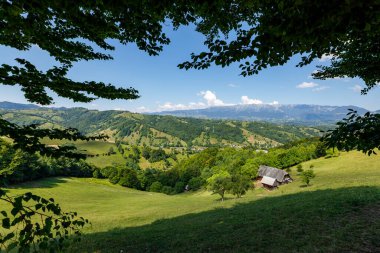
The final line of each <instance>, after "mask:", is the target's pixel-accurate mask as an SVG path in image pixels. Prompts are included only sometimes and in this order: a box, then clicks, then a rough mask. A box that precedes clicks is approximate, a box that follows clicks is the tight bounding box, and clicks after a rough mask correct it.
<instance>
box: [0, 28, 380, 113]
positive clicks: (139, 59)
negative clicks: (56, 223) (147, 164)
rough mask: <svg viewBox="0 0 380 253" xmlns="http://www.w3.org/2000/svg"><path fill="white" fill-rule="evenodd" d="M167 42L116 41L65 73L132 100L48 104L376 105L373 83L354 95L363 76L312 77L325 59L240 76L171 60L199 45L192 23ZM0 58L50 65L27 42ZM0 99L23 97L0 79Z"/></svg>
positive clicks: (153, 107) (147, 107)
mask: <svg viewBox="0 0 380 253" xmlns="http://www.w3.org/2000/svg"><path fill="white" fill-rule="evenodd" d="M167 30H168V31H167V33H168V35H169V37H170V38H171V41H172V42H171V44H170V45H169V46H165V48H164V51H163V52H162V53H161V54H160V56H156V57H151V56H149V55H147V54H146V53H145V52H142V51H139V50H138V49H137V47H136V46H135V45H133V44H130V45H127V46H123V45H119V44H117V43H116V42H111V44H113V45H115V46H116V50H115V51H113V52H111V54H112V55H113V56H114V60H112V61H91V62H78V63H76V64H75V65H74V67H73V68H72V69H71V70H70V72H69V77H71V78H72V79H74V80H78V81H85V80H88V81H90V80H95V81H103V82H106V83H112V84H114V85H116V86H123V87H134V88H136V89H137V90H139V92H140V95H141V98H139V99H137V100H131V101H124V100H114V101H110V100H102V99H100V100H95V101H93V102H91V103H89V104H83V103H73V102H72V101H71V100H68V99H62V98H57V97H56V96H54V95H53V97H54V98H55V100H54V101H55V104H54V105H53V106H57V107H61V106H65V107H73V106H81V107H87V108H90V109H98V110H129V111H135V112H146V111H160V110H174V109H191V108H204V107H207V106H217V105H232V104H260V103H279V104H319V105H356V106H361V107H364V108H367V109H369V110H378V109H380V100H379V99H378V98H379V95H380V91H379V88H376V89H374V90H373V91H371V92H370V93H369V94H368V95H366V96H362V95H360V89H361V88H362V87H364V86H363V82H362V81H361V80H359V79H338V80H325V81H320V80H313V79H311V78H310V74H311V73H312V72H313V71H314V70H316V69H317V68H316V65H320V64H327V63H328V59H324V60H316V61H314V62H313V63H312V64H310V65H309V66H306V67H303V68H296V67H295V65H296V64H297V63H298V61H299V59H300V57H294V58H293V59H291V60H290V61H289V62H288V63H287V64H286V65H284V66H280V67H272V68H269V69H266V70H264V71H262V72H260V73H259V75H254V76H249V77H242V76H240V75H239V73H240V70H239V68H238V64H234V65H232V66H229V67H226V68H221V67H218V66H212V67H211V68H209V69H207V70H188V71H186V70H180V69H178V68H177V64H179V63H181V62H183V61H185V60H188V59H190V54H191V53H192V52H196V53H197V52H201V50H202V49H204V46H203V36H202V35H200V34H198V33H196V32H195V31H194V29H193V28H192V27H184V28H180V29H179V30H178V31H175V32H173V31H171V30H170V28H167ZM0 55H1V58H0V63H8V64H10V63H13V59H14V58H16V57H23V58H26V59H27V60H30V61H31V62H32V63H34V64H35V65H37V66H38V67H39V68H40V69H42V70H46V69H48V68H50V67H51V66H53V64H54V61H53V60H52V59H51V58H50V57H49V55H48V54H47V53H46V52H43V51H42V50H40V49H39V48H38V47H32V49H31V50H30V51H28V52H19V51H17V50H14V49H11V48H7V47H0ZM0 101H11V102H21V103H26V102H27V101H26V100H25V98H24V97H23V95H22V93H21V91H20V89H19V87H10V86H4V85H0Z"/></svg>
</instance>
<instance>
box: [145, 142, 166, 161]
mask: <svg viewBox="0 0 380 253" xmlns="http://www.w3.org/2000/svg"><path fill="white" fill-rule="evenodd" d="M141 154H142V156H143V157H144V158H145V159H147V160H148V161H149V162H151V163H154V162H158V161H161V160H165V159H167V158H169V157H170V156H169V155H167V154H166V153H165V151H164V150H163V149H162V148H159V149H152V148H151V147H148V146H144V147H143V148H142V152H141Z"/></svg>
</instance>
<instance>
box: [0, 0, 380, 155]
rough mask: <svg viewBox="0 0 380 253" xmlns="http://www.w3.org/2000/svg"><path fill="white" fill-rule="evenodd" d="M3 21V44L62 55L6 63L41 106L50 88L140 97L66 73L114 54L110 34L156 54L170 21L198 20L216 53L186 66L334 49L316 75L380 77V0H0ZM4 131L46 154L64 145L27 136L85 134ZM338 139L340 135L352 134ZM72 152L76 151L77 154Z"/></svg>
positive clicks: (271, 60) (87, 97)
mask: <svg viewBox="0 0 380 253" xmlns="http://www.w3.org/2000/svg"><path fill="white" fill-rule="evenodd" d="M0 17H1V18H0V44H1V45H5V46H9V47H12V48H15V49H18V50H29V49H30V48H31V47H32V46H38V47H39V48H40V49H42V50H44V51H46V52H48V53H49V54H50V56H51V57H52V58H53V59H54V60H55V61H56V66H52V67H51V68H50V69H49V70H47V71H41V70H39V69H38V68H37V67H36V66H35V65H34V64H33V63H32V62H29V61H28V60H27V59H19V58H17V59H15V62H14V63H13V65H12V63H7V64H3V65H2V66H1V67H0V83H1V84H3V85H11V86H14V85H19V86H20V87H21V90H22V92H23V93H24V95H25V97H26V98H27V99H28V100H29V101H30V102H34V103H38V104H41V105H49V104H52V103H53V102H54V101H53V99H52V97H51V96H49V94H48V92H47V90H50V91H52V92H54V93H56V94H57V95H58V96H60V97H65V98H69V99H72V100H73V101H77V102H90V101H92V100H94V99H97V98H106V99H136V98H138V97H139V93H138V91H137V90H135V89H133V88H132V87H130V88H117V87H116V86H114V85H112V84H106V83H103V82H97V81H85V82H78V81H75V80H71V79H70V78H68V77H67V72H68V70H69V69H70V68H71V67H72V66H73V63H74V62H77V61H83V60H85V61H89V60H111V59H112V56H111V55H110V54H109V53H108V52H109V51H112V50H114V49H115V48H114V46H113V45H111V44H110V41H111V40H115V41H118V42H120V43H121V44H127V43H135V44H136V45H137V47H138V48H139V49H140V50H143V51H145V52H147V53H148V54H149V55H157V54H159V53H160V51H162V50H163V46H164V45H167V44H169V43H170V39H169V38H168V37H167V36H166V34H165V33H164V31H163V26H164V25H167V24H171V26H172V28H173V29H178V28H179V27H180V26H185V25H189V24H190V23H193V24H195V26H196V30H197V31H198V32H200V33H202V34H204V35H205V42H204V43H205V45H206V46H207V48H208V50H207V51H206V52H196V53H194V54H192V55H191V60H189V61H186V62H184V63H180V64H179V67H180V68H185V69H189V68H195V69H204V68H208V67H209V66H211V64H216V65H221V66H222V67H224V66H228V65H230V64H232V63H235V62H237V63H240V67H241V71H242V72H241V74H242V75H243V76H247V75H253V74H258V73H259V71H261V70H262V69H264V68H267V67H270V66H278V65H283V64H285V63H286V62H288V61H289V59H290V58H291V57H293V56H297V55H301V58H300V62H299V64H298V66H304V65H306V64H309V63H311V62H312V61H313V60H314V59H316V58H320V57H322V56H323V55H330V56H332V61H331V65H330V66H320V68H319V70H318V71H317V72H316V73H313V77H314V78H317V79H328V78H335V77H347V76H348V77H359V78H361V79H362V80H363V81H364V82H365V84H366V88H365V89H363V91H362V92H363V94H365V93H367V92H368V91H369V90H370V89H371V88H373V87H375V86H376V85H377V84H378V83H379V81H380V72H379V71H378V70H379V69H380V68H379V67H380V62H379V53H380V42H379V40H378V38H379V35H380V2H379V1H378V0H369V1H365V2H362V1H355V0H345V1H343V0H333V1H331V0H330V1H305V0H291V1H285V0H265V1H262V0H252V1H241V0H225V1H222V0H218V1H159V2H157V1H152V0H144V1H134V0H123V1H111V2H109V1H95V2H94V1H75V2H72V1H37V0H18V1H8V0H1V1H0ZM125 86H128V85H125V84H123V87H125ZM342 127H344V126H343V125H341V126H340V128H342ZM335 134H337V133H335V132H334V133H333V136H335ZM0 135H7V136H9V137H11V138H12V139H14V141H15V144H17V143H19V144H20V145H19V146H20V147H23V146H25V147H26V148H27V149H28V150H30V151H42V152H43V153H45V154H47V155H49V154H50V155H52V154H54V153H56V152H55V151H56V150H51V149H48V148H47V147H45V146H43V145H41V144H40V143H39V141H38V138H34V139H28V140H29V141H28V143H22V141H23V138H22V136H26V135H27V136H38V137H41V135H43V136H50V137H54V138H57V137H59V138H68V139H86V138H87V137H85V136H83V135H80V134H78V133H76V132H71V131H53V132H52V131H44V132H41V131H40V130H39V129H37V127H36V126H35V127H29V128H28V129H24V128H23V127H17V126H15V125H12V124H9V122H7V121H5V120H4V119H0ZM338 137H339V136H336V138H338ZM340 137H341V139H342V141H344V140H345V138H346V137H345V136H340ZM94 138H101V137H99V136H94ZM336 138H335V139H336ZM333 139H334V138H330V139H329V140H333ZM24 144H26V145H24ZM357 147H359V146H357ZM53 151H54V152H53ZM61 151H62V153H65V152H66V150H61ZM68 151H69V155H70V153H73V152H72V150H68Z"/></svg>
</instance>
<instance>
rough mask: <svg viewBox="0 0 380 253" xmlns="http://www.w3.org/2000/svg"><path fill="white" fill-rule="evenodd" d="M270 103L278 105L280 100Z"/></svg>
mask: <svg viewBox="0 0 380 253" xmlns="http://www.w3.org/2000/svg"><path fill="white" fill-rule="evenodd" d="M269 104H270V105H278V104H279V102H278V101H273V102H272V103H269Z"/></svg>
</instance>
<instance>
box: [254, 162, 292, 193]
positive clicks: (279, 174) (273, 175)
mask: <svg viewBox="0 0 380 253" xmlns="http://www.w3.org/2000/svg"><path fill="white" fill-rule="evenodd" d="M257 180H260V182H261V183H262V184H263V186H264V187H269V188H274V187H277V186H278V185H280V184H286V183H290V182H292V181H293V180H292V178H291V177H290V175H289V173H288V172H286V171H284V170H279V169H276V168H273V167H269V166H265V165H260V167H259V172H258V177H257Z"/></svg>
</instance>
